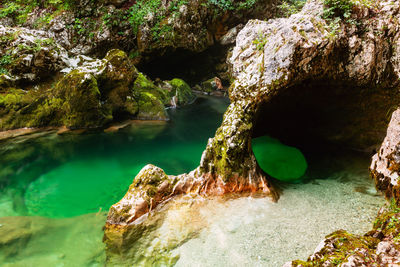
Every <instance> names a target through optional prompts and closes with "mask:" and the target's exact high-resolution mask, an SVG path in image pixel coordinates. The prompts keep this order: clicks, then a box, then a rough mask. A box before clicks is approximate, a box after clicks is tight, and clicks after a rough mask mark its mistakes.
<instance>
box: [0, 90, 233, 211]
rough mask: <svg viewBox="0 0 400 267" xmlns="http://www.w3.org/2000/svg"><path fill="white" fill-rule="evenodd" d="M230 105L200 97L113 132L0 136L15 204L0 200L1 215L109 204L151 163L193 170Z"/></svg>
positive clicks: (6, 187)
mask: <svg viewBox="0 0 400 267" xmlns="http://www.w3.org/2000/svg"><path fill="white" fill-rule="evenodd" d="M227 105H228V100H227V99H223V98H220V99H216V98H204V97H202V98H199V99H198V100H197V102H196V103H195V104H194V105H191V106H188V107H184V108H181V109H178V110H170V112H169V113H170V116H171V122H168V123H163V122H147V123H146V122H139V123H134V124H132V125H131V126H128V127H126V128H124V129H121V130H119V131H117V132H113V133H92V134H84V135H76V134H75V135H71V134H69V135H66V136H57V135H56V134H55V133H53V134H49V135H46V136H43V137H39V138H35V139H27V140H26V137H25V138H22V139H21V142H18V140H12V141H9V142H7V143H4V144H0V158H1V160H0V162H1V165H0V166H1V171H0V172H1V173H0V186H2V188H1V191H2V192H1V193H2V195H8V196H9V197H10V198H11V199H12V208H10V207H8V208H6V207H5V206H4V205H3V206H4V207H2V206H0V216H10V215H16V214H18V215H38V216H45V217H50V218H63V217H72V216H78V215H82V214H87V213H93V212H98V211H101V210H103V211H107V210H108V208H109V207H110V206H111V205H112V204H114V203H115V202H117V201H119V200H120V199H121V198H122V196H123V195H124V194H125V192H126V190H127V188H128V187H129V185H130V184H131V183H132V180H133V178H134V177H135V175H136V174H137V173H138V172H139V171H140V169H141V168H142V167H143V166H145V165H146V164H148V163H152V164H155V165H157V166H159V167H161V168H163V169H164V170H165V171H166V173H168V174H180V173H185V172H188V171H191V170H192V169H194V168H196V167H197V166H198V164H199V162H200V158H201V153H202V152H203V150H204V148H205V146H206V144H207V140H208V138H210V137H213V135H214V133H215V130H216V128H217V127H218V126H219V124H220V123H221V120H222V114H223V112H224V111H225V109H226V107H227ZM24 139H25V140H24ZM3 203H4V201H3ZM8 203H10V202H8ZM0 205H1V204H0Z"/></svg>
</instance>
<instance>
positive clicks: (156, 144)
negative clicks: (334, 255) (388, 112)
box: [0, 97, 384, 267]
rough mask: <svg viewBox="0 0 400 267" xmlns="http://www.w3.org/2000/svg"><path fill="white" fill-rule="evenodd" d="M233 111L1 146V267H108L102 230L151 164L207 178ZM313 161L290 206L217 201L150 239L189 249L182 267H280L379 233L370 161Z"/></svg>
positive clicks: (188, 112) (181, 251) (330, 155)
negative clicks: (348, 234)
mask: <svg viewBox="0 0 400 267" xmlns="http://www.w3.org/2000/svg"><path fill="white" fill-rule="evenodd" d="M227 105H228V100H227V99H223V98H208V97H201V98H199V99H198V100H197V101H196V102H195V103H194V104H193V105H190V106H187V107H184V108H180V109H176V110H169V114H170V117H171V121H170V122H132V124H130V125H128V126H126V127H124V128H122V129H120V130H118V131H115V132H107V133H106V132H92V133H85V134H73V133H69V134H63V135H57V134H56V133H54V132H53V133H51V132H47V133H41V134H35V135H34V136H24V137H18V138H14V139H12V140H8V141H3V142H0V266H9V267H16V266H35V267H36V266H73V267H75V266H104V262H105V248H104V244H103V243H102V237H103V229H102V227H103V226H104V223H105V220H106V215H107V211H108V208H109V207H110V205H112V204H113V203H115V202H117V201H119V200H120V199H121V198H122V197H123V195H124V194H125V193H126V191H127V189H128V186H129V185H130V184H131V182H132V180H133V178H134V177H135V175H136V174H137V173H138V171H139V170H140V169H141V168H142V167H143V166H144V165H146V164H148V163H152V164H155V165H157V166H160V167H161V168H163V169H164V170H165V171H166V172H167V173H168V174H180V173H184V172H188V171H191V170H192V169H194V168H196V167H197V166H198V164H199V161H200V157H201V153H202V151H203V150H204V148H205V146H206V144H207V140H208V138H210V137H213V136H214V133H215V130H216V129H217V127H218V126H219V125H220V123H221V120H222V114H223V112H224V111H225V109H226V107H227ZM303 152H304V155H305V157H306V160H307V162H308V169H307V172H306V174H305V176H304V177H303V178H304V179H303V180H302V182H301V183H296V184H293V183H280V184H278V187H279V188H280V189H281V190H282V192H283V193H282V195H281V198H280V200H279V202H278V203H273V202H271V201H270V200H269V199H268V198H261V199H260V198H250V197H243V198H239V199H228V200H221V199H216V200H214V199H210V200H207V201H206V202H205V203H206V204H205V206H204V208H199V209H198V210H196V209H195V208H193V207H192V206H191V202H190V201H189V203H188V205H189V206H188V209H189V207H190V210H193V211H192V212H191V213H189V215H193V214H195V215H196V214H197V215H196V216H191V217H190V218H187V219H188V222H190V223H187V221H185V220H183V221H182V223H181V224H179V223H178V222H179V219H180V218H183V219H185V216H184V215H183V216H181V217H180V216H177V214H178V213H176V212H174V211H173V212H171V213H168V215H167V216H166V217H167V218H169V219H170V220H166V222H165V224H164V225H163V226H162V227H161V228H160V229H155V230H154V232H153V233H149V238H152V237H154V239H158V240H159V241H160V240H161V239H162V240H164V241H165V240H169V239H171V240H173V241H174V242H178V243H179V244H180V245H179V247H176V248H175V249H174V251H171V253H175V254H177V255H179V256H180V259H179V261H178V262H177V265H178V266H245V265H247V266H274V267H275V266H281V265H282V264H283V263H284V262H285V261H287V260H290V259H295V258H301V259H305V258H306V257H307V256H308V255H309V254H311V253H312V251H313V250H314V248H315V247H316V246H317V244H318V243H319V241H320V240H321V239H322V238H323V237H324V236H325V235H327V234H329V233H330V232H332V231H334V230H336V229H339V228H342V229H348V230H350V231H353V232H356V233H360V234H361V233H363V232H365V231H367V230H368V229H369V228H370V226H371V222H372V220H373V219H374V216H375V214H376V212H377V210H378V208H379V207H380V206H381V205H382V204H383V203H384V200H383V198H382V197H381V196H380V195H379V194H377V192H376V191H375V189H374V186H373V183H372V181H371V180H370V179H369V177H368V170H367V168H368V165H369V156H368V155H363V154H358V153H355V154H354V153H350V152H348V151H345V150H343V149H341V148H339V149H337V148H336V150H333V151H332V150H329V149H328V148H326V147H325V146H324V147H323V149H322V150H321V151H316V152H312V153H310V152H309V151H306V152H305V151H303ZM182 207H183V209H182V213H187V210H186V209H185V207H184V206H182ZM189 215H187V216H189ZM195 221H200V224H199V225H197V226H198V228H196V227H195V226H196V224H195V223H194V222H195ZM169 222H173V223H170V224H169ZM183 225H184V226H185V227H183ZM191 227H192V228H193V229H191ZM182 231H183V233H182ZM191 231H194V232H195V234H192V233H191ZM188 233H189V236H190V238H187V239H186V235H187V234H188ZM182 238H183V239H182ZM183 240H185V242H183ZM153 241H154V240H151V242H150V244H152V245H154V246H155V247H151V246H149V247H146V254H147V255H150V259H149V262H151V258H152V257H153V256H154V255H156V254H158V253H165V250H163V248H162V247H161V248H160V247H159V246H160V244H163V243H164V242H161V241H160V242H153ZM160 249H161V251H160ZM138 253H142V252H141V251H139V252H138ZM143 253H144V252H143ZM153 254H154V255H153ZM131 264H132V265H135V263H131Z"/></svg>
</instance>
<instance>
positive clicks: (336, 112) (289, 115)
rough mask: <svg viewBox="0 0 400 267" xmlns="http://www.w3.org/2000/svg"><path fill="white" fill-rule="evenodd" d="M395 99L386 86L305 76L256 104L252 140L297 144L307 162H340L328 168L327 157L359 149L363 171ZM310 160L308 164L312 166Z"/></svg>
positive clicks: (334, 167)
mask: <svg viewBox="0 0 400 267" xmlns="http://www.w3.org/2000/svg"><path fill="white" fill-rule="evenodd" d="M398 103H399V93H398V92H396V90H392V89H391V88H379V87H362V88H360V87H356V86H351V84H349V83H346V82H341V81H331V80H307V81H303V82H302V83H300V84H297V85H295V86H292V87H289V88H286V89H285V90H280V91H279V92H278V93H276V94H274V95H272V96H270V98H269V99H268V100H267V101H264V102H262V103H261V104H260V105H259V107H258V109H257V114H256V116H255V120H254V126H253V132H252V138H253V140H255V138H259V137H261V136H270V137H272V138H276V139H278V140H280V141H281V142H282V143H283V144H285V145H288V146H292V147H296V148H299V149H300V150H301V151H302V152H303V153H304V155H305V157H306V159H307V161H309V159H311V161H312V162H313V161H314V162H318V163H317V164H318V165H320V166H322V165H325V168H326V169H334V170H333V171H337V170H338V169H340V168H343V166H332V162H333V161H332V160H330V159H332V158H335V157H342V156H343V155H342V154H343V153H345V154H347V155H348V156H349V157H351V155H354V153H358V154H359V153H362V154H364V156H363V157H365V159H366V160H365V162H364V163H363V164H365V165H364V166H365V169H366V170H367V169H368V167H367V166H368V164H369V160H370V157H371V156H372V154H373V153H374V152H375V150H376V149H377V147H378V146H379V145H380V144H381V142H382V141H383V139H384V137H385V135H386V129H387V125H388V123H389V120H390V116H391V113H392V112H393V111H394V110H395V109H396V108H397V105H398ZM256 158H257V156H256ZM257 161H259V160H257ZM312 162H311V164H309V167H310V168H311V167H312V166H313V165H315V164H313V163H312ZM258 164H259V165H260V162H258ZM319 169H323V168H322V167H319ZM307 172H308V171H307Z"/></svg>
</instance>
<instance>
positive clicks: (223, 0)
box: [208, 0, 257, 11]
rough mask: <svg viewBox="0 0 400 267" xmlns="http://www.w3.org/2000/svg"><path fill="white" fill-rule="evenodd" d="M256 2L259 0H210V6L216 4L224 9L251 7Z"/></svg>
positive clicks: (215, 5)
mask: <svg viewBox="0 0 400 267" xmlns="http://www.w3.org/2000/svg"><path fill="white" fill-rule="evenodd" d="M255 3H257V0H244V1H234V0H208V6H214V7H217V8H219V9H222V10H224V11H227V10H243V9H249V8H251V7H253V6H254V4H255Z"/></svg>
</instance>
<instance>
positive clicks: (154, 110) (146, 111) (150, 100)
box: [137, 91, 168, 120]
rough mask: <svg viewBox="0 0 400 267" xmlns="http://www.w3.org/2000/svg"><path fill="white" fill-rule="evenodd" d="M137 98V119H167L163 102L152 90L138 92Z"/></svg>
mask: <svg viewBox="0 0 400 267" xmlns="http://www.w3.org/2000/svg"><path fill="white" fill-rule="evenodd" d="M138 97H139V100H138V108H139V112H138V115H137V117H138V119H141V120H168V114H167V112H166V110H165V107H164V104H163V103H162V102H161V101H160V100H159V98H158V97H157V95H155V94H153V93H152V92H146V91H144V92H140V93H139V96H138Z"/></svg>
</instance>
